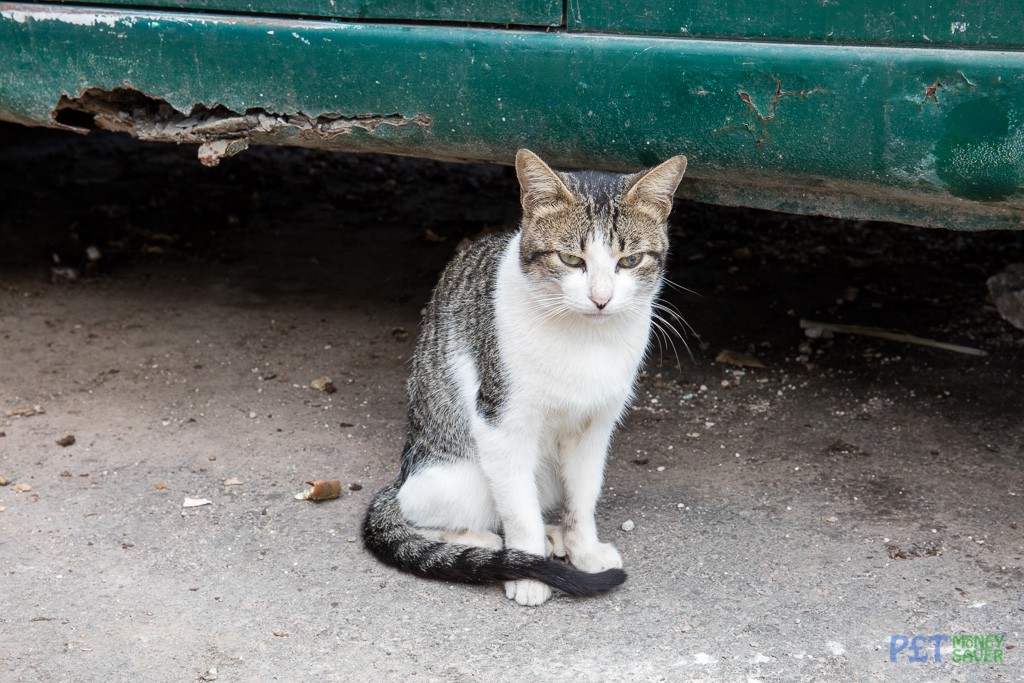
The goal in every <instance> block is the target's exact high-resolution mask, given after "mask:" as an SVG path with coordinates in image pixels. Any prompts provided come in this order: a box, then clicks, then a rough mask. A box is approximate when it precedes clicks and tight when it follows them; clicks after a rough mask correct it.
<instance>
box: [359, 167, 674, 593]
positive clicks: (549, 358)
mask: <svg viewBox="0 0 1024 683" xmlns="http://www.w3.org/2000/svg"><path fill="white" fill-rule="evenodd" d="M685 169H686V158H685V157H683V156H677V157H673V158H672V159H669V160H668V161H666V162H665V163H663V164H661V165H660V166H658V167H656V168H654V169H652V170H649V171H646V172H641V173H636V174H632V175H619V174H611V173H597V172H583V173H558V172H555V171H552V170H551V169H550V168H549V167H548V166H547V165H546V164H545V163H544V162H543V161H541V159H540V158H539V157H538V156H537V155H535V154H534V153H533V152H530V151H529V150H525V149H524V150H520V151H519V153H518V154H517V155H516V172H517V174H518V176H519V182H520V185H521V187H522V204H523V220H522V225H521V228H520V230H519V231H518V232H516V233H515V234H512V235H494V236H491V237H487V238H485V239H481V240H479V241H478V242H476V243H474V244H473V245H472V246H471V247H470V248H468V249H466V250H465V251H463V252H461V253H460V254H459V255H458V256H456V257H455V259H454V260H453V261H452V263H451V264H449V265H448V267H447V268H446V269H445V271H444V273H443V274H442V275H441V280H440V282H439V283H438V285H437V287H436V288H435V289H434V293H433V296H432V298H431V300H430V303H429V305H428V306H427V309H426V316H425V317H424V319H423V323H422V329H421V331H420V337H419V342H418V344H417V346H416V354H415V357H414V359H413V367H412V375H411V376H410V378H409V382H408V386H407V389H408V401H409V403H408V429H409V432H408V438H407V440H406V444H405V449H404V451H403V452H402V464H401V472H400V474H399V475H398V479H397V480H396V481H395V482H394V483H392V484H391V485H389V486H387V487H385V488H384V489H383V490H381V491H380V492H379V493H377V494H376V496H375V497H374V498H373V501H372V502H371V503H370V508H369V510H368V511H367V514H366V520H365V522H364V524H363V539H364V541H365V543H366V547H367V548H368V549H369V550H370V551H371V552H373V553H374V554H375V555H376V556H377V557H378V558H379V559H380V560H382V561H384V562H386V563H387V564H390V565H393V566H395V567H398V568H400V569H403V570H406V571H409V572H412V573H414V574H418V575H421V576H427V577H431V578H437V579H443V580H449V581H467V582H473V583H483V582H495V581H504V582H505V593H506V595H507V596H508V597H509V598H512V599H514V600H515V601H516V602H518V603H520V604H522V605H539V604H541V603H543V602H544V601H545V600H547V599H548V598H549V597H550V596H551V587H554V588H557V589H559V590H561V591H564V592H566V593H569V594H570V595H576V596H590V595H595V594H598V593H601V592H604V591H607V590H610V589H612V588H614V587H616V586H618V585H619V584H621V583H622V582H623V581H625V579H626V574H625V573H624V572H623V571H622V569H621V567H622V558H621V557H620V556H619V552H618V551H617V550H616V549H615V547H614V546H612V545H611V544H609V543H601V542H600V541H599V540H598V536H597V528H596V525H595V522H594V510H595V508H596V505H597V500H598V497H599V495H600V492H601V486H602V480H603V478H604V467H605V460H606V457H607V453H608V447H609V443H610V441H611V437H612V432H613V431H614V429H615V425H616V423H617V421H618V420H619V418H620V417H621V416H622V414H623V411H624V409H625V408H626V406H627V404H628V402H629V401H630V399H631V397H632V394H633V388H634V382H635V380H636V375H637V372H638V370H639V368H640V364H641V362H642V361H643V358H644V355H645V353H646V350H647V345H648V341H649V338H650V336H651V324H652V314H653V307H654V300H655V297H656V295H657V293H658V290H659V287H660V285H661V278H662V272H663V269H664V266H665V257H666V252H667V251H668V230H667V220H668V215H669V212H670V211H671V209H672V196H673V194H674V193H675V190H676V187H677V186H678V184H679V182H680V180H681V179H682V176H683V172H684V171H685ZM545 515H553V516H555V518H559V517H560V520H561V523H560V524H555V525H549V526H545ZM499 534H501V535H500V536H499ZM552 555H556V556H559V557H565V556H568V559H569V562H570V563H571V565H570V564H568V563H566V562H564V561H562V560H558V559H552V557H551V556H552Z"/></svg>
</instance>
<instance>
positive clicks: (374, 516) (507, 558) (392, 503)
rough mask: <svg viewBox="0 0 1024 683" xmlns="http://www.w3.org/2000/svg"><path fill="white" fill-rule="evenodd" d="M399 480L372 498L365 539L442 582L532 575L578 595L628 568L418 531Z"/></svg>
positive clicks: (611, 583) (599, 589)
mask: <svg viewBox="0 0 1024 683" xmlns="http://www.w3.org/2000/svg"><path fill="white" fill-rule="evenodd" d="M398 488H399V484H398V483H397V482H395V483H393V484H391V485H389V486H387V487H385V488H383V489H381V491H380V492H378V493H377V495H375V496H374V497H373V500H372V501H371V502H370V508H369V509H368V510H367V511H366V519H365V520H364V522H363V542H364V543H365V544H366V548H367V549H368V550H369V551H370V552H371V553H373V554H374V555H376V556H377V559H379V560H380V561H381V562H384V563H385V564H389V565H392V566H393V567H397V568H399V569H402V570H404V571H407V572H410V573H412V574H416V575H418V576H424V577H427V578H431V579H440V580H442V581H460V582H463V583H493V582H498V581H514V580H518V579H535V580H537V581H541V582H543V583H546V584H547V585H549V586H551V587H552V588H557V589H558V590H560V591H563V592H565V593H568V594H569V595H573V596H576V597H591V596H594V595H599V594H600V593H604V592H607V591H610V590H611V589H613V588H615V587H616V586H619V585H621V584H622V582H623V581H625V580H626V572H624V571H622V570H621V569H608V570H605V571H603V572H597V573H595V574H589V573H587V572H583V571H580V570H579V569H576V568H575V567H573V566H572V565H570V564H569V563H567V562H563V561H561V560H552V559H548V558H546V557H541V556H540V555H533V554H531V553H527V552H523V551H522V550H514V549H511V548H504V549H502V550H490V549H488V548H476V547H471V546H466V545H458V544H455V543H445V542H443V541H431V540H428V539H426V538H424V537H423V536H421V535H420V534H419V533H418V532H417V531H416V529H415V528H414V527H412V526H410V525H409V523H408V522H406V521H405V518H404V517H403V516H402V510H401V508H400V507H399V505H398Z"/></svg>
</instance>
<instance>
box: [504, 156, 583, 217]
mask: <svg viewBox="0 0 1024 683" xmlns="http://www.w3.org/2000/svg"><path fill="white" fill-rule="evenodd" d="M516 175H517V176H519V187H520V188H522V193H521V197H522V201H523V213H524V214H525V215H527V216H532V215H535V214H537V213H538V212H544V210H545V209H551V208H557V207H558V206H559V205H564V204H568V203H570V202H572V200H573V195H572V192H570V191H569V188H567V187H566V186H565V183H563V182H562V179H561V178H559V177H558V174H557V173H555V172H554V171H552V170H551V168H550V167H549V166H548V165H547V164H545V163H544V162H543V161H541V158H540V157H539V156H537V155H536V154H534V153H533V152H531V151H530V150H528V149H521V150H519V151H518V152H517V153H516Z"/></svg>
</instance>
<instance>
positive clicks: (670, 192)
mask: <svg viewBox="0 0 1024 683" xmlns="http://www.w3.org/2000/svg"><path fill="white" fill-rule="evenodd" d="M685 172H686V157H684V156H683V155H682V154H680V155H679V156H676V157H672V158H671V159H669V160H668V161H666V162H664V163H662V164H661V165H659V166H656V167H654V168H652V169H651V170H649V171H645V172H641V173H638V174H637V178H636V180H634V181H633V184H632V186H630V188H629V190H627V191H626V198H625V200H626V203H627V204H633V205H634V206H636V205H645V206H649V207H651V208H653V209H654V210H655V211H657V212H658V213H659V215H660V216H661V219H662V220H666V219H667V218H668V215H669V214H670V213H671V212H672V197H673V196H674V195H675V193H676V188H677V187H679V183H680V181H682V179H683V173H685Z"/></svg>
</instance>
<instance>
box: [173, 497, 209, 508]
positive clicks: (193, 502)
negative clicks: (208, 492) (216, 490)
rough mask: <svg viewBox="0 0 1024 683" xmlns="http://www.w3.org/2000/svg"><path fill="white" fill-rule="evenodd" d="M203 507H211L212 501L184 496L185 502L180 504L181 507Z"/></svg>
mask: <svg viewBox="0 0 1024 683" xmlns="http://www.w3.org/2000/svg"><path fill="white" fill-rule="evenodd" d="M203 505H213V501H212V500H207V499H206V498H189V497H188V496H185V501H184V502H183V503H182V504H181V507H183V508H197V507H201V506H203Z"/></svg>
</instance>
